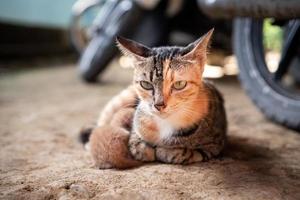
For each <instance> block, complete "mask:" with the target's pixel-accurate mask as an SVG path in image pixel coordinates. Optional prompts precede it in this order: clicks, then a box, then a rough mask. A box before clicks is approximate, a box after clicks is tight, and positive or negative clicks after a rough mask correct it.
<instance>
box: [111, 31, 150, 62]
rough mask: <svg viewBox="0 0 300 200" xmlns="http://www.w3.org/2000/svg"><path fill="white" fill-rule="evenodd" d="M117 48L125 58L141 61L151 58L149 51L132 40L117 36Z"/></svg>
mask: <svg viewBox="0 0 300 200" xmlns="http://www.w3.org/2000/svg"><path fill="white" fill-rule="evenodd" d="M116 42H117V46H118V47H119V49H120V50H121V52H122V53H123V54H124V55H125V56H130V57H133V58H135V59H136V60H139V61H142V60H144V59H146V58H148V57H150V56H151V49H150V48H149V47H146V46H145V45H142V44H140V43H138V42H135V41H133V40H129V39H126V38H124V37H120V36H118V37H117V38H116Z"/></svg>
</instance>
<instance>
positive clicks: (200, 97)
mask: <svg viewBox="0 0 300 200" xmlns="http://www.w3.org/2000/svg"><path fill="white" fill-rule="evenodd" d="M212 33H213V29H212V30H210V31H209V32H208V33H206V34H205V35H204V36H202V37H201V38H200V39H198V40H197V41H195V42H193V43H191V44H189V45H188V46H186V47H159V48H149V47H146V46H144V45H142V44H140V43H137V42H135V41H132V40H129V39H125V38H123V37H118V38H117V46H118V47H119V49H120V50H121V51H122V53H123V54H124V55H126V56H129V57H131V58H132V60H133V65H134V78H133V83H132V85H131V86H129V87H128V88H127V89H125V90H124V91H122V92H121V93H120V94H119V95H117V96H116V97H114V98H113V99H112V100H111V101H110V102H109V103H108V104H107V105H106V106H105V108H104V109H103V111H102V113H101V115H100V118H99V120H98V123H97V126H96V128H94V129H93V130H92V129H90V130H89V131H83V134H82V136H84V135H85V137H83V138H86V139H85V140H84V141H83V142H88V144H89V149H90V151H91V154H92V156H93V159H94V161H95V164H96V166H97V167H99V168H119V169H124V168H129V167H135V166H139V165H141V164H142V163H145V162H155V161H158V162H163V163H170V164H190V163H195V162H202V161H206V160H209V159H211V158H213V157H216V156H218V155H219V154H220V153H221V152H222V150H223V149H224V147H225V144H226V132H227V120H226V113H225V108H224V100H223V98H222V95H221V94H220V92H219V91H218V90H217V89H216V88H215V87H214V86H213V85H212V84H211V83H209V82H208V81H206V80H204V79H203V78H202V74H203V71H204V66H205V63H206V59H207V49H208V45H209V42H210V38H211V36H212ZM89 135H90V137H88V136H89Z"/></svg>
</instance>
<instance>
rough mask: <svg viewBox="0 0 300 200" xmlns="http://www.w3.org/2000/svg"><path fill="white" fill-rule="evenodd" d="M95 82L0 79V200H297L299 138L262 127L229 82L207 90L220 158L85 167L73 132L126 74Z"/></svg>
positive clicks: (65, 76)
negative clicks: (218, 122)
mask: <svg viewBox="0 0 300 200" xmlns="http://www.w3.org/2000/svg"><path fill="white" fill-rule="evenodd" d="M102 80H103V81H102V83H97V84H94V85H88V84H85V83H83V82H82V81H81V80H80V79H79V77H78V74H77V71H76V68H75V66H74V64H44V67H43V66H42V67H39V68H34V69H22V70H17V71H14V72H9V73H6V74H5V75H2V76H0V134H1V135H0V138H1V139H0V148H1V151H0V199H27V200H31V199H60V200H67V199H99V200H101V199H122V200H126V199H128V200H129V199H130V200H133V199H159V200H161V199H172V200H173V199H230V200H232V199H255V200H259V199H262V200H265V199H272V200H273V199H295V200H297V199H300V134H299V133H296V132H293V131H291V130H288V129H286V128H283V127H281V126H279V125H275V124H273V123H271V122H269V121H268V120H267V119H265V118H264V117H263V115H262V114H261V113H260V112H259V111H258V110H257V109H256V107H255V106H254V105H253V104H252V103H251V101H250V100H249V98H248V97H247V96H246V94H245V93H244V91H243V89H241V87H240V84H239V82H238V81H237V79H236V77H226V78H222V79H218V80H215V81H214V82H215V83H216V85H217V86H218V88H219V89H220V90H221V92H222V93H223V94H224V97H225V100H226V109H227V115H228V122H229V131H228V147H227V149H226V151H225V152H224V155H223V156H222V157H221V158H218V159H215V160H212V161H209V162H204V163H199V164H193V165H189V166H180V165H167V164H161V163H153V164H145V165H144V166H142V167H138V168H135V169H130V170H113V169H109V170H99V169H96V168H94V167H93V166H92V160H91V157H90V156H89V154H88V153H87V152H86V151H84V149H83V147H82V145H81V144H80V143H79V142H78V140H77V138H78V132H79V130H80V129H81V127H82V126H84V125H86V124H90V123H93V122H95V121H96V118H97V116H98V114H99V112H100V110H101V108H102V107H103V106H104V104H105V103H106V102H107V101H108V100H109V99H110V98H111V97H112V96H113V95H115V94H117V93H118V92H119V91H121V90H122V89H123V88H125V87H126V85H128V84H130V82H131V71H130V70H125V69H121V68H120V67H119V66H118V64H115V65H114V66H113V67H111V68H110V69H109V70H108V71H107V72H106V73H105V75H104V76H103V77H102ZM282 112H284V111H282Z"/></svg>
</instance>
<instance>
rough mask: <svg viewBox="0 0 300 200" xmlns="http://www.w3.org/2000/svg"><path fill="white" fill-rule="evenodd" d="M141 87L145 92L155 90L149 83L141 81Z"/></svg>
mask: <svg viewBox="0 0 300 200" xmlns="http://www.w3.org/2000/svg"><path fill="white" fill-rule="evenodd" d="M140 85H141V87H142V88H144V89H145V90H153V85H152V84H151V83H149V82H148V81H140Z"/></svg>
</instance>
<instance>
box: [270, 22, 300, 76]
mask: <svg viewBox="0 0 300 200" xmlns="http://www.w3.org/2000/svg"><path fill="white" fill-rule="evenodd" d="M299 36H300V20H293V21H292V22H291V27H290V28H289V31H288V33H287V36H286V38H285V42H284V44H283V48H282V52H281V59H280V62H279V65H278V68H277V70H276V72H275V73H274V79H275V81H280V80H281V79H282V77H283V76H284V75H285V74H286V73H287V71H288V69H289V66H290V64H291V61H292V60H293V58H294V56H295V55H296V54H297V45H298V44H297V39H298V37H299Z"/></svg>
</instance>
